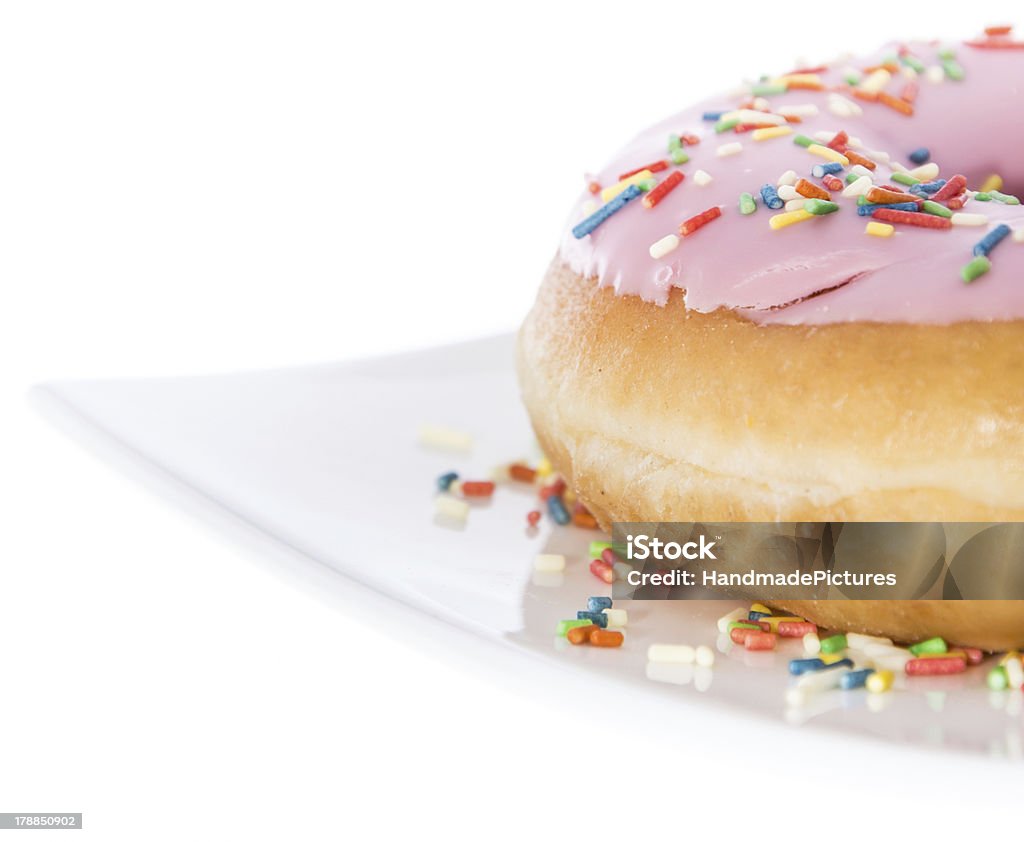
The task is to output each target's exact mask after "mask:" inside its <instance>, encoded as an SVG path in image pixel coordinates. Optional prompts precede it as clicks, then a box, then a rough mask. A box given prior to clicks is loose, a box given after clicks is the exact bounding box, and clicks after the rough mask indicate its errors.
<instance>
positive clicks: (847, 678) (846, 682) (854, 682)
mask: <svg viewBox="0 0 1024 842" xmlns="http://www.w3.org/2000/svg"><path fill="white" fill-rule="evenodd" d="M873 672H874V670H872V669H863V670H854V671H853V672H848V673H846V675H841V676H839V686H840V687H842V688H843V689H844V690H856V689H857V688H858V687H863V686H864V684H865V682H866V681H867V680H868V676H869V675H871V673H873Z"/></svg>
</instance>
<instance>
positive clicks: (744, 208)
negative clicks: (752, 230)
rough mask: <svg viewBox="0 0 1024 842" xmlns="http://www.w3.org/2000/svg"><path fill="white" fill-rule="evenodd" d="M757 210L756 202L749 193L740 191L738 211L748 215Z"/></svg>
mask: <svg viewBox="0 0 1024 842" xmlns="http://www.w3.org/2000/svg"><path fill="white" fill-rule="evenodd" d="M756 210H757V202H755V201H754V197H753V196H751V195H750V194H749V193H740V213H742V214H743V215H744V216H749V215H750V214H752V213H753V212H754V211H756Z"/></svg>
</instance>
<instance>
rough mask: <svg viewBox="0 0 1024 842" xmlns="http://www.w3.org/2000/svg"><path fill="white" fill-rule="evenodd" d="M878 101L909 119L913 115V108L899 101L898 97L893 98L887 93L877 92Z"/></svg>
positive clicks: (903, 100)
mask: <svg viewBox="0 0 1024 842" xmlns="http://www.w3.org/2000/svg"><path fill="white" fill-rule="evenodd" d="M878 101H879V102H880V103H882V105H888V106H889V107H890V108H891V109H892V110H893V111H898V112H899V113H900V114H905V115H906V116H907V117H910V116H911V115H913V113H914V106H913V105H911V104H910V103H909V102H907V101H906V100H905V99H900V98H899V97H898V96H893V95H892V94H890V93H888V92H887V91H879V92H878Z"/></svg>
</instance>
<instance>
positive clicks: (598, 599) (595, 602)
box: [587, 596, 612, 611]
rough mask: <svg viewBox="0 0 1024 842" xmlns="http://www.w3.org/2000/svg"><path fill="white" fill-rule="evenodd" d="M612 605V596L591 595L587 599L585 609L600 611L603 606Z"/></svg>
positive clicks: (609, 606)
mask: <svg viewBox="0 0 1024 842" xmlns="http://www.w3.org/2000/svg"><path fill="white" fill-rule="evenodd" d="M611 607H612V598H611V597H610V596H592V597H588V599H587V610H588V611H601V610H603V609H605V608H611Z"/></svg>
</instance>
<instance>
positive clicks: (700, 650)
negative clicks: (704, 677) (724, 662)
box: [696, 646, 715, 667]
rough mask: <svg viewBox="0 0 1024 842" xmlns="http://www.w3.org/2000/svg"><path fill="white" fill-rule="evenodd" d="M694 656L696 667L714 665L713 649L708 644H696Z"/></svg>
mask: <svg viewBox="0 0 1024 842" xmlns="http://www.w3.org/2000/svg"><path fill="white" fill-rule="evenodd" d="M696 658H697V666H698V667H713V666H714V665H715V651H714V650H713V649H712V648H711V647H710V646H698V647H697V652H696Z"/></svg>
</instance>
